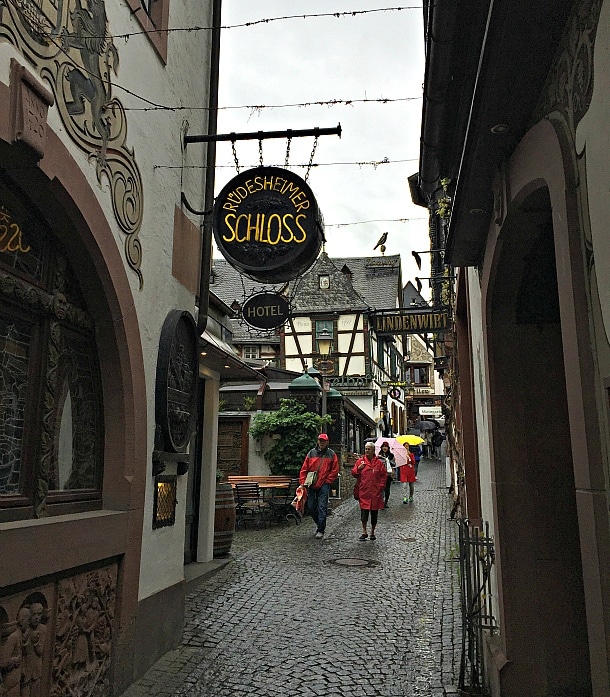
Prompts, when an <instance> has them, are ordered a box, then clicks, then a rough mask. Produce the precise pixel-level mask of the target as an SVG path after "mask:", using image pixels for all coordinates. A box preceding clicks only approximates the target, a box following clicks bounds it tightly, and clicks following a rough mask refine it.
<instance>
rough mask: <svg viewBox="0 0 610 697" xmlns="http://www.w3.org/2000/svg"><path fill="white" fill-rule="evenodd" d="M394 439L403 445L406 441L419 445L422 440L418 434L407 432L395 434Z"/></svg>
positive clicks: (409, 443)
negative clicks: (400, 434) (402, 434)
mask: <svg viewBox="0 0 610 697" xmlns="http://www.w3.org/2000/svg"><path fill="white" fill-rule="evenodd" d="M396 440H397V441H398V442H399V443H402V444H403V445H404V444H405V443H407V444H408V445H419V444H420V443H423V442H424V439H423V438H420V437H419V436H415V435H411V434H408V435H406V436H396Z"/></svg>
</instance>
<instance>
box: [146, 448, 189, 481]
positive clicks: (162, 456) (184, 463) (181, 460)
mask: <svg viewBox="0 0 610 697" xmlns="http://www.w3.org/2000/svg"><path fill="white" fill-rule="evenodd" d="M171 462H175V463H176V474H180V475H182V474H186V473H187V472H188V469H189V454H188V453H166V452H163V451H161V450H153V454H152V465H153V476H155V477H156V476H157V475H159V474H161V473H162V472H165V464H166V463H171Z"/></svg>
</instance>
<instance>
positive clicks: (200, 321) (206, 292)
mask: <svg viewBox="0 0 610 697" xmlns="http://www.w3.org/2000/svg"><path fill="white" fill-rule="evenodd" d="M221 12H222V0H213V3H212V37H211V40H212V46H211V52H210V61H211V65H210V85H209V95H208V108H209V111H208V128H207V133H208V135H216V134H217V133H218V78H219V72H220V26H221ZM205 164H206V170H205V171H206V176H205V190H204V209H203V210H204V211H205V213H204V218H203V223H202V224H201V264H200V268H199V312H198V313H197V334H198V336H201V335H202V334H203V332H204V331H205V328H206V327H207V324H208V311H209V308H210V270H211V268H212V222H213V214H212V210H213V208H214V185H215V179H216V178H215V172H216V170H215V167H216V143H215V141H210V142H209V143H208V144H207V148H206V158H205Z"/></svg>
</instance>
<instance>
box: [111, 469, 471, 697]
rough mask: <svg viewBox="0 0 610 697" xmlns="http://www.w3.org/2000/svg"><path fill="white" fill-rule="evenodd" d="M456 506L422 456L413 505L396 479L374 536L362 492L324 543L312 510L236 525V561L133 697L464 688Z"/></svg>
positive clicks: (426, 692) (342, 509) (348, 696)
mask: <svg viewBox="0 0 610 697" xmlns="http://www.w3.org/2000/svg"><path fill="white" fill-rule="evenodd" d="M450 508H451V497H450V496H449V494H448V493H447V488H446V486H445V472H444V467H443V466H442V465H441V463H440V462H439V461H437V460H422V463H421V466H420V470H419V481H418V482H416V484H415V501H414V503H410V504H406V505H405V504H403V503H402V488H401V485H400V484H398V483H394V484H393V486H392V495H391V498H390V508H389V509H388V510H386V511H381V512H380V513H379V518H380V520H379V524H378V527H377V531H376V532H377V540H376V541H374V542H371V541H366V542H360V541H359V540H358V537H359V535H360V534H361V526H360V517H359V508H358V505H357V503H356V501H354V500H349V501H346V502H344V503H343V504H341V506H339V507H338V508H337V509H335V511H334V514H333V515H332V516H331V517H330V518H329V520H328V525H327V529H326V535H325V537H324V539H322V540H316V539H314V533H315V526H314V525H313V523H312V521H311V519H310V518H305V519H304V520H303V523H302V524H301V525H299V526H293V525H287V526H284V527H277V526H273V527H271V528H269V529H266V530H253V529H248V530H245V531H241V530H240V531H239V532H238V533H236V537H235V540H234V543H233V549H232V555H233V560H232V561H231V562H230V563H229V564H227V565H226V566H225V567H224V568H222V569H221V570H220V571H218V572H217V573H216V574H215V575H213V576H212V577H211V578H208V579H207V580H206V581H204V582H203V583H202V584H201V585H200V586H199V587H198V588H197V589H196V590H195V591H193V592H191V593H190V594H189V596H188V597H187V618H186V626H185V630H184V638H183V643H182V645H181V646H180V647H179V648H178V649H177V650H175V651H172V652H170V653H169V654H167V655H166V656H164V657H163V658H162V659H161V660H160V661H159V662H158V663H157V664H155V665H154V666H153V668H151V669H150V670H149V671H148V673H147V674H146V675H145V676H144V677H143V678H142V679H141V680H140V681H139V682H138V683H136V684H134V685H133V686H132V687H131V688H130V689H129V690H128V691H127V692H126V693H124V697H143V696H144V695H146V697H170V696H178V695H180V696H183V697H204V696H205V697H208V696H209V697H242V696H246V695H256V696H257V697H267V696H269V697H270V696H271V695H273V696H274V697H294V696H296V695H298V696H299V697H315V696H321V695H339V696H341V697H357V696H362V697H394V696H396V697H398V696H400V697H444V696H445V695H457V689H456V685H457V676H458V671H459V661H460V648H461V640H460V631H461V613H460V609H459V564H458V562H457V556H458V552H457V526H456V525H455V523H454V522H452V521H450V520H449V511H450ZM338 560H339V561H341V560H363V563H362V565H358V566H356V565H350V563H348V564H347V565H346V564H340V563H337V561H338ZM161 621H162V620H161Z"/></svg>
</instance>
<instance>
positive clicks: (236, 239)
mask: <svg viewBox="0 0 610 697" xmlns="http://www.w3.org/2000/svg"><path fill="white" fill-rule="evenodd" d="M214 238H215V239H216V244H217V245H218V248H219V249H220V251H221V252H222V254H223V256H224V257H225V259H226V260H227V261H228V262H229V264H231V265H232V266H233V267H235V268H236V269H239V271H241V272H242V273H243V274H244V275H246V276H248V277H249V278H252V279H254V280H255V281H259V282H261V283H280V282H283V281H289V280H291V279H293V278H297V276H300V275H301V274H302V273H303V272H304V271H306V270H307V269H308V268H309V267H310V266H311V265H312V264H313V262H314V261H315V260H316V258H317V257H318V253H319V252H320V248H321V247H322V242H323V241H324V222H323V219H322V214H321V213H320V209H319V208H318V204H317V202H316V199H315V198H314V195H313V193H312V191H311V189H310V188H309V186H308V185H307V184H306V182H305V181H304V180H303V179H301V178H300V177H299V176H297V175H296V174H294V173H293V172H290V171H288V170H286V169H281V168H279V167H256V168H254V169H250V170H248V171H246V172H242V173H241V174H238V175H237V176H236V177H234V178H233V179H231V181H230V182H229V183H228V184H227V185H226V186H225V187H224V189H223V190H222V191H221V192H220V194H219V195H218V197H217V198H216V202H215V204H214Z"/></svg>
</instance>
